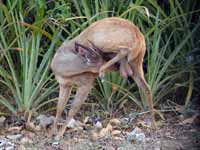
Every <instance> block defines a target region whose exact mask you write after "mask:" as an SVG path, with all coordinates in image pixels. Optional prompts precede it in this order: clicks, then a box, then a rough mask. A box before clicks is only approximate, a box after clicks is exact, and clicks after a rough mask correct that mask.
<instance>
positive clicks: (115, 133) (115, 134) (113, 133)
mask: <svg viewBox="0 0 200 150" xmlns="http://www.w3.org/2000/svg"><path fill="white" fill-rule="evenodd" d="M111 134H112V136H118V135H120V134H121V131H120V130H114V131H112V133H111Z"/></svg>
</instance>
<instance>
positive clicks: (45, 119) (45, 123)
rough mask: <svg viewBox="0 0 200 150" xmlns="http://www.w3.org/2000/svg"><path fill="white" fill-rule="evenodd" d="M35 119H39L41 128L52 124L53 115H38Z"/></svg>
mask: <svg viewBox="0 0 200 150" xmlns="http://www.w3.org/2000/svg"><path fill="white" fill-rule="evenodd" d="M37 120H39V125H40V126H41V127H42V128H47V127H48V126H49V125H52V124H53V121H54V117H53V116H50V117H47V116H46V115H39V116H38V117H37Z"/></svg>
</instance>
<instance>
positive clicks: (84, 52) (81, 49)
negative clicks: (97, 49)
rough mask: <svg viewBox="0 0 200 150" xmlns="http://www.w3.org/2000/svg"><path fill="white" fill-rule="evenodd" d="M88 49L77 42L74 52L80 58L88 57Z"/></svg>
mask: <svg viewBox="0 0 200 150" xmlns="http://www.w3.org/2000/svg"><path fill="white" fill-rule="evenodd" d="M88 49H89V48H87V47H86V46H84V45H81V44H79V43H77V42H75V46H74V50H75V53H76V54H78V55H79V56H86V55H88V54H89V50H88Z"/></svg>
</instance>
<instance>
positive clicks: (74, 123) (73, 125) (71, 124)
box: [67, 118, 77, 129]
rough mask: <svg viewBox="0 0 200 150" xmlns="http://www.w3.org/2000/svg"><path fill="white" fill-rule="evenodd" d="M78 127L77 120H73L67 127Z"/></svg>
mask: <svg viewBox="0 0 200 150" xmlns="http://www.w3.org/2000/svg"><path fill="white" fill-rule="evenodd" d="M76 126H77V123H76V120H74V119H73V118H72V119H71V120H70V121H69V122H68V124H67V127H68V128H72V129H73V128H75V127H76Z"/></svg>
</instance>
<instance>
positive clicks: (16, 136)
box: [7, 134, 22, 140]
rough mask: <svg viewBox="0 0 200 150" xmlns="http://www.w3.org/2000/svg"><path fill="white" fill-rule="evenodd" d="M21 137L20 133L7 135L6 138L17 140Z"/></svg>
mask: <svg viewBox="0 0 200 150" xmlns="http://www.w3.org/2000/svg"><path fill="white" fill-rule="evenodd" d="M21 137H22V135H21V134H15V135H7V138H8V139H10V140H17V139H20V138H21Z"/></svg>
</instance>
